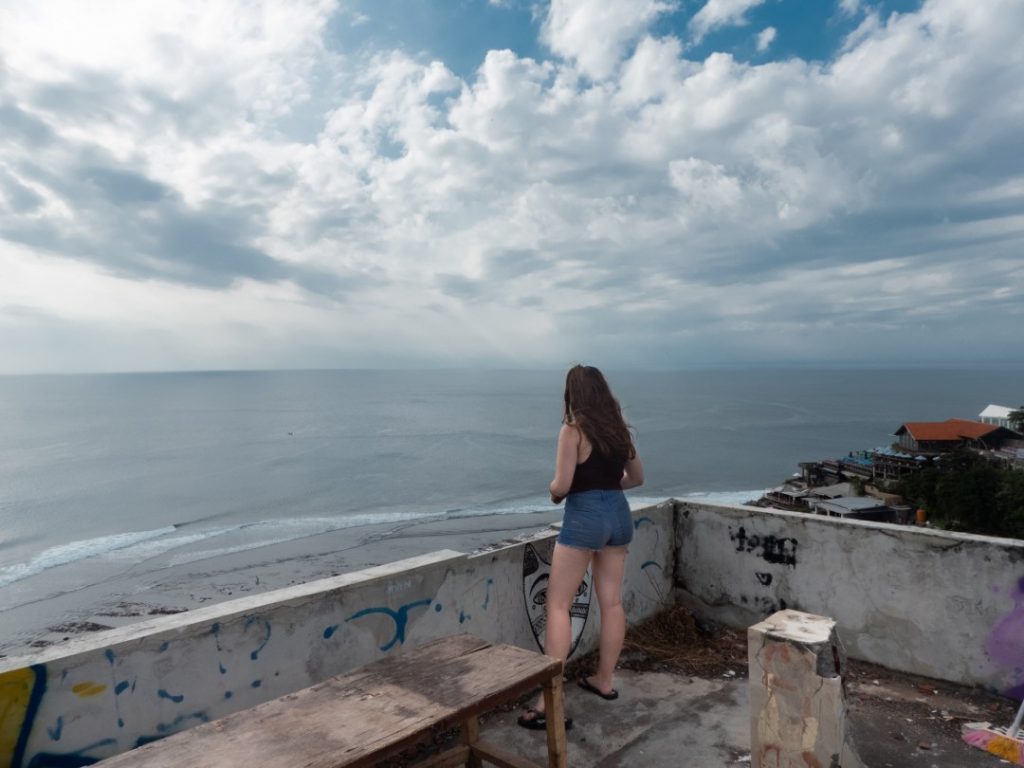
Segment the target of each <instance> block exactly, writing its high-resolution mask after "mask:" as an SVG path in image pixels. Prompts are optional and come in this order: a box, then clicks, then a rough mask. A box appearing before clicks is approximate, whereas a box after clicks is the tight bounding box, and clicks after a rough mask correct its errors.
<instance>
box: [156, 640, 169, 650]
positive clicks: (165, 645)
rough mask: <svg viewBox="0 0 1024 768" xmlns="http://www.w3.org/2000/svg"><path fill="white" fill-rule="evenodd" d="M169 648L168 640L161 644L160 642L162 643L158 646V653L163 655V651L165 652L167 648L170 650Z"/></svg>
mask: <svg viewBox="0 0 1024 768" xmlns="http://www.w3.org/2000/svg"><path fill="white" fill-rule="evenodd" d="M170 647H171V643H170V641H168V640H164V641H163V642H162V643H161V644H160V648H159V652H160V653H163V652H164V651H166V650H167V649H168V648H170Z"/></svg>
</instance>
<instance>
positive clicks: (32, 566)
mask: <svg viewBox="0 0 1024 768" xmlns="http://www.w3.org/2000/svg"><path fill="white" fill-rule="evenodd" d="M173 532H174V526H166V527H164V528H156V529H154V530H151V531H131V532H128V533H116V534H113V535H111V536H99V537H97V538H95V539H83V540H82V541H72V542H69V543H67V544H61V545H59V546H56V547H50V548H49V549H46V550H43V551H42V552H40V553H39V554H38V555H36V556H35V557H33V558H32V559H31V560H29V561H28V562H25V563H15V564H14V565H9V566H6V567H4V568H0V587H6V586H7V585H8V584H13V583H14V582H16V581H21V580H22V579H27V578H29V577H30V576H35V575H37V574H40V573H42V572H43V571H48V570H50V569H51V568H57V567H59V566H61V565H68V564H70V563H76V562H79V561H81V560H87V559H89V558H91V557H97V556H100V555H106V554H110V553H113V552H121V551H124V550H130V549H132V548H133V547H136V546H138V545H139V544H140V543H142V542H145V541H149V540H152V539H157V538H159V537H160V536H166V535H167V534H169V533H173Z"/></svg>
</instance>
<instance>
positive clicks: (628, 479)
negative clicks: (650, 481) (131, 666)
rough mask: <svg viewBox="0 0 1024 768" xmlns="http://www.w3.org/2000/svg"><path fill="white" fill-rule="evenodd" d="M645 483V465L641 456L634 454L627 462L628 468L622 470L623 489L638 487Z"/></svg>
mask: <svg viewBox="0 0 1024 768" xmlns="http://www.w3.org/2000/svg"><path fill="white" fill-rule="evenodd" d="M643 484H644V465H643V462H641V461H640V457H639V456H634V457H633V458H632V459H630V460H629V461H627V462H626V468H625V469H624V470H623V472H622V490H624V491H625V490H628V489H630V488H636V487H637V486H639V485H643Z"/></svg>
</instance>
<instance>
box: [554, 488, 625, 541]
mask: <svg viewBox="0 0 1024 768" xmlns="http://www.w3.org/2000/svg"><path fill="white" fill-rule="evenodd" d="M632 540H633V513H632V512H630V511H629V502H628V501H626V494H624V493H623V492H622V491H618V490H616V491H581V492H579V493H570V494H569V495H568V496H567V497H566V499H565V514H564V515H563V517H562V530H561V531H560V532H559V534H558V543H559V544H562V545H564V546H566V547H573V548H575V549H589V550H593V551H594V552H596V551H598V550H599V549H603V548H604V547H624V546H626V545H627V544H629V542H631V541H632Z"/></svg>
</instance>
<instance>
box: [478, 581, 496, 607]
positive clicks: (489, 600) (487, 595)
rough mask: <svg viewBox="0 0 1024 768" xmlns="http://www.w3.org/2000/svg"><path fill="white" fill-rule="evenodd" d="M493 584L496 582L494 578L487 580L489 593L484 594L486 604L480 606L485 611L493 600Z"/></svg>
mask: <svg viewBox="0 0 1024 768" xmlns="http://www.w3.org/2000/svg"><path fill="white" fill-rule="evenodd" d="M492 584H494V579H488V580H487V593H486V594H485V595H484V604H483V605H481V606H480V607H481V608H483V609H484V610H485V611H486V610H487V606H488V605H489V604H490V602H491V585H492Z"/></svg>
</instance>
